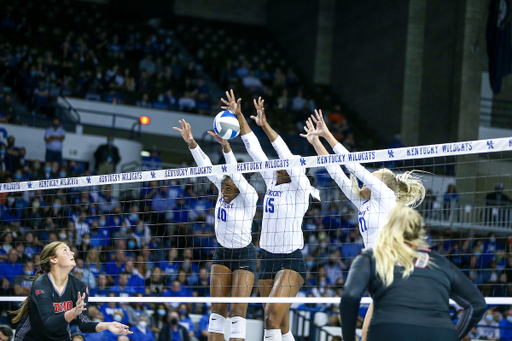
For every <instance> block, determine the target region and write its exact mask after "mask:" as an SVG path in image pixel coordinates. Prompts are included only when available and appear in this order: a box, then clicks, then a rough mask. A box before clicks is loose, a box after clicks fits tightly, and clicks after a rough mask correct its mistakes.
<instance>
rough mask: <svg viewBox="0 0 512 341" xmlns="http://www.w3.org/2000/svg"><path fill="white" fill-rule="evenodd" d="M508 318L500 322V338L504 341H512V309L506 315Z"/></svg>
mask: <svg viewBox="0 0 512 341" xmlns="http://www.w3.org/2000/svg"><path fill="white" fill-rule="evenodd" d="M506 316H507V317H506V318H505V319H504V320H502V321H500V323H499V326H500V337H501V340H503V341H512V309H511V310H508V311H507V313H506Z"/></svg>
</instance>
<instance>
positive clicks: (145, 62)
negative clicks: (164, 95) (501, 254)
mask: <svg viewBox="0 0 512 341" xmlns="http://www.w3.org/2000/svg"><path fill="white" fill-rule="evenodd" d="M139 70H141V71H142V70H146V72H147V73H148V74H149V75H153V74H154V73H155V71H156V65H155V62H153V56H152V55H150V54H148V55H147V56H146V58H144V59H142V60H141V61H140V63H139Z"/></svg>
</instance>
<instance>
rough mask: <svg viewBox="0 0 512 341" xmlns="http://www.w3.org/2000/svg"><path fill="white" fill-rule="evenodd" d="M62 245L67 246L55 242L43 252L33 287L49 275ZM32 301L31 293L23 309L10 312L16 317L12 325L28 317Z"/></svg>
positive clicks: (22, 306) (23, 304)
mask: <svg viewBox="0 0 512 341" xmlns="http://www.w3.org/2000/svg"><path fill="white" fill-rule="evenodd" d="M60 245H66V244H65V243H63V242H53V243H50V244H48V245H46V246H45V247H44V249H43V251H42V252H41V259H40V261H39V265H40V266H41V268H40V269H39V270H37V272H36V274H35V276H34V278H33V279H32V285H34V281H35V280H36V279H37V278H39V277H40V276H42V275H43V274H44V273H49V272H50V270H51V268H52V263H51V262H50V259H51V258H54V257H56V256H57V248H58V247H59V246H60ZM29 301H30V293H29V294H28V295H27V298H26V299H25V300H24V301H23V303H22V305H21V307H20V308H19V309H18V310H14V311H9V313H10V314H13V315H16V316H14V318H13V319H12V323H18V322H20V321H21V320H23V319H24V318H25V317H26V316H27V315H28V302H29Z"/></svg>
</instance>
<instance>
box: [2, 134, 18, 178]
mask: <svg viewBox="0 0 512 341" xmlns="http://www.w3.org/2000/svg"><path fill="white" fill-rule="evenodd" d="M15 142H16V139H15V138H14V136H12V135H11V136H9V137H8V138H7V147H6V149H5V150H6V160H5V161H6V169H7V171H9V172H10V173H14V171H15V170H16V169H18V168H19V158H20V149H19V148H18V147H16V146H15V145H14V143H15Z"/></svg>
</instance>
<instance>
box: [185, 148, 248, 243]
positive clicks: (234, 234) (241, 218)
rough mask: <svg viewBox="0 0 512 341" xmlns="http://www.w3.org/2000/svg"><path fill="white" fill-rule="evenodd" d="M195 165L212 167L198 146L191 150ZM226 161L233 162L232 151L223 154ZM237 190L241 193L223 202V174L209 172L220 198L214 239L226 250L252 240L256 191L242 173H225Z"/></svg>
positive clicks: (217, 205) (216, 212)
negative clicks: (229, 200)
mask: <svg viewBox="0 0 512 341" xmlns="http://www.w3.org/2000/svg"><path fill="white" fill-rule="evenodd" d="M190 152H191V153H192V156H193V157H194V160H195V161H196V163H197V165H198V166H200V167H202V166H211V165H212V163H211V161H210V158H209V157H208V155H206V154H205V153H204V152H203V151H202V150H201V148H200V147H199V146H197V147H196V148H194V149H191V150H190ZM224 158H225V159H226V163H236V158H235V155H234V154H233V152H232V151H230V152H229V153H227V154H226V153H224ZM227 175H228V176H229V177H230V178H231V180H233V183H234V184H235V186H236V187H237V188H238V190H239V191H240V194H238V196H237V197H236V198H235V199H233V200H232V201H231V202H230V203H229V204H228V203H226V202H225V201H224V199H223V198H222V193H221V182H222V178H223V177H222V176H217V175H211V176H208V179H209V180H210V181H211V182H213V183H214V184H215V186H216V187H217V189H218V190H219V197H218V199H217V204H216V205H215V236H216V237H217V242H218V243H219V244H220V245H221V246H223V247H225V248H229V249H240V248H243V247H246V246H247V245H249V244H250V243H251V242H252V235H251V232H252V221H253V218H254V214H255V213H256V203H257V201H258V193H256V190H254V188H253V187H252V186H251V185H249V183H248V182H247V180H245V178H244V176H243V174H241V173H236V174H227Z"/></svg>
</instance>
